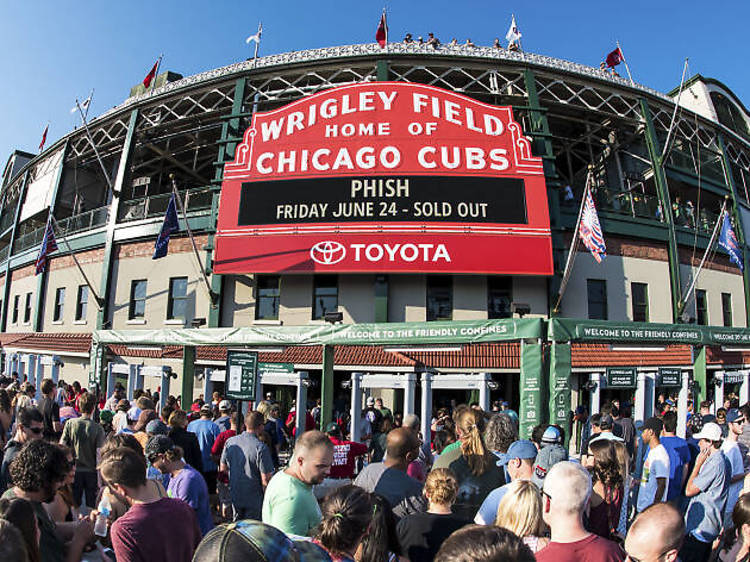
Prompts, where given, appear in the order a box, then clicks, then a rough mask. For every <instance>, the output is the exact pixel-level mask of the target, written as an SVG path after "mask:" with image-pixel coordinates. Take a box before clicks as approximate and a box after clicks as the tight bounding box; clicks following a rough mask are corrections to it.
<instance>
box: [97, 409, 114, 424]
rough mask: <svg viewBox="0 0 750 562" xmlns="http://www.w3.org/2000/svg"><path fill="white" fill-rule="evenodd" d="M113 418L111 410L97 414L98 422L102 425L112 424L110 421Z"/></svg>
mask: <svg viewBox="0 0 750 562" xmlns="http://www.w3.org/2000/svg"><path fill="white" fill-rule="evenodd" d="M114 417H115V414H114V412H112V410H102V411H101V412H99V421H101V422H103V423H112V419H113V418H114Z"/></svg>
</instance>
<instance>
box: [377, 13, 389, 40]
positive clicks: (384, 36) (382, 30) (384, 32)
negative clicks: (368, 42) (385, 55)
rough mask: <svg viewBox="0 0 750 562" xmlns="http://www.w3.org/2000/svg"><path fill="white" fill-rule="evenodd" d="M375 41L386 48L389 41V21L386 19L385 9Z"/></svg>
mask: <svg viewBox="0 0 750 562" xmlns="http://www.w3.org/2000/svg"><path fill="white" fill-rule="evenodd" d="M375 41H377V42H378V45H380V48H381V49H385V45H386V43H388V22H386V20H385V10H383V15H382V16H380V23H379V24H378V30H377V31H376V32H375Z"/></svg>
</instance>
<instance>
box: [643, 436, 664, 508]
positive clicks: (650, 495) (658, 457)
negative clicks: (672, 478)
mask: <svg viewBox="0 0 750 562" xmlns="http://www.w3.org/2000/svg"><path fill="white" fill-rule="evenodd" d="M657 478H666V479H667V484H666V486H664V494H663V495H662V497H661V498H657V497H655V496H656V488H657V481H656V479H657ZM668 488H669V453H667V450H666V449H665V448H664V445H661V444H660V445H658V446H657V447H654V448H653V449H650V450H649V452H648V456H646V461H645V462H644V463H643V474H642V475H641V487H640V490H639V491H638V505H637V507H638V512H639V513H640V512H641V511H643V510H644V509H646V508H647V507H648V506H650V505H651V504H653V503H657V502H664V501H667V489H668Z"/></svg>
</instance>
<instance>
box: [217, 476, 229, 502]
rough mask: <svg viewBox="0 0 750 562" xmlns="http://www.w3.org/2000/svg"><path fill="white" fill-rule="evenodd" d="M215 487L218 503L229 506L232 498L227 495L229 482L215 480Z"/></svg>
mask: <svg viewBox="0 0 750 562" xmlns="http://www.w3.org/2000/svg"><path fill="white" fill-rule="evenodd" d="M216 489H217V491H218V492H219V505H222V506H226V507H229V506H230V505H232V498H231V496H230V495H229V484H225V483H224V482H217V483H216Z"/></svg>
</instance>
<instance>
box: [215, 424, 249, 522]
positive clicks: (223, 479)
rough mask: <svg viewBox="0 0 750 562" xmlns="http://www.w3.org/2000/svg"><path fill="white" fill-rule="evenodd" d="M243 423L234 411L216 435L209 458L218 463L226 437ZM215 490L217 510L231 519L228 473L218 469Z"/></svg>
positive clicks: (231, 434) (234, 432)
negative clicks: (223, 428)
mask: <svg viewBox="0 0 750 562" xmlns="http://www.w3.org/2000/svg"><path fill="white" fill-rule="evenodd" d="M243 425H244V420H243V418H242V412H234V413H233V414H232V415H231V417H230V418H229V429H227V430H226V431H222V432H221V433H219V435H217V436H216V439H215V440H214V444H213V446H212V447H211V458H212V459H213V460H214V462H215V463H216V464H217V466H218V465H219V461H220V459H221V452H222V451H223V450H224V445H226V442H227V439H229V438H230V437H234V436H235V435H237V428H238V427H242V426H243ZM216 491H217V493H218V494H219V510H220V512H221V513H220V514H221V516H222V517H223V518H224V519H226V520H231V519H232V498H231V497H230V495H229V474H228V473H227V472H226V471H222V470H219V472H218V473H217V474H216Z"/></svg>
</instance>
